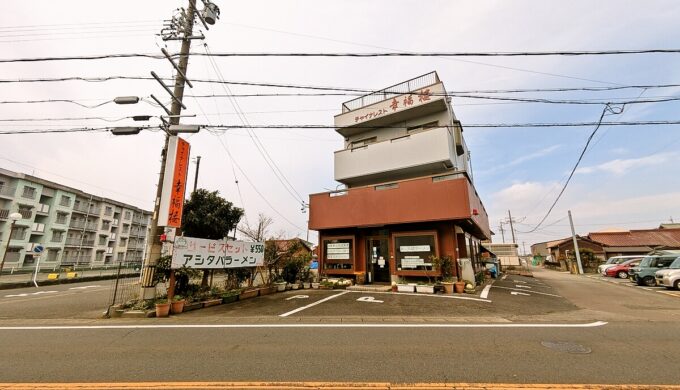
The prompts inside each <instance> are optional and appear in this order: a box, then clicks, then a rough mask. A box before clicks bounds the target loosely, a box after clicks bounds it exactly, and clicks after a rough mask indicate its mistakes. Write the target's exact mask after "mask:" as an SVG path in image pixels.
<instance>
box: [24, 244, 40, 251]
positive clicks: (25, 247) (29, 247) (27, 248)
mask: <svg viewBox="0 0 680 390" xmlns="http://www.w3.org/2000/svg"><path fill="white" fill-rule="evenodd" d="M38 245H42V244H40V243H38V242H28V243H26V245H25V246H24V250H25V251H26V252H33V248H35V247H36V246H38Z"/></svg>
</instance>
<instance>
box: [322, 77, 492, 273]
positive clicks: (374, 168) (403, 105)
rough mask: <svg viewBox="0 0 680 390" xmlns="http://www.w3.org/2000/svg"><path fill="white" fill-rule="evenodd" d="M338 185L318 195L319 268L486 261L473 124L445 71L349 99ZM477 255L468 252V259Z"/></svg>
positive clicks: (342, 117)
mask: <svg viewBox="0 0 680 390" xmlns="http://www.w3.org/2000/svg"><path fill="white" fill-rule="evenodd" d="M335 125H336V128H337V132H338V133H339V134H340V135H342V136H343V137H344V138H345V147H344V149H342V150H339V151H336V152H335V179H336V180H337V181H339V182H340V183H342V184H344V185H345V188H344V189H342V190H338V191H331V192H325V193H319V194H313V195H310V200H309V208H310V218H309V228H310V229H313V230H317V231H318V232H319V271H320V272H321V273H322V274H325V275H328V276H343V277H349V278H354V279H355V280H356V281H357V282H359V283H364V282H365V283H389V282H391V281H396V280H398V279H399V278H426V277H428V276H429V277H432V276H434V275H435V274H437V270H434V269H433V266H432V261H431V257H433V256H438V257H443V256H450V257H451V258H453V259H455V260H459V261H456V262H454V263H455V264H454V267H455V270H454V271H455V272H456V273H458V274H459V275H460V272H461V267H471V268H474V269H480V268H481V264H480V255H479V254H480V242H481V241H482V240H486V239H489V238H490V236H491V231H490V229H489V221H488V216H487V213H486V210H485V208H484V205H483V204H482V201H481V200H480V198H479V195H478V194H477V192H476V190H475V187H474V184H473V181H472V175H471V172H470V170H469V154H468V150H467V146H466V145H465V141H464V139H463V135H462V133H463V129H462V127H461V125H460V122H458V121H457V120H456V117H455V115H454V113H453V110H452V108H451V103H450V100H449V99H448V98H447V97H446V91H445V89H444V86H443V84H442V83H441V81H440V80H439V78H438V76H437V74H436V73H435V72H432V73H429V74H426V75H423V76H420V77H418V78H415V79H412V80H408V81H406V82H403V83H400V84H397V85H395V86H392V87H389V88H386V89H384V90H381V91H378V92H374V93H372V94H369V95H366V96H362V97H360V98H357V99H354V100H351V101H348V102H346V103H344V104H343V106H342V113H341V114H339V115H337V116H335ZM466 259H467V260H466Z"/></svg>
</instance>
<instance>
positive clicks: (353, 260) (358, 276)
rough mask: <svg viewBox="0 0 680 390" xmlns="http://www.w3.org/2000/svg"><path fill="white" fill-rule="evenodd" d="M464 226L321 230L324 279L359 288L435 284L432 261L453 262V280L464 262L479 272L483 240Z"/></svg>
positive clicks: (431, 224) (440, 224)
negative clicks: (403, 281) (350, 282)
mask: <svg viewBox="0 0 680 390" xmlns="http://www.w3.org/2000/svg"><path fill="white" fill-rule="evenodd" d="M461 222H462V221H443V222H424V223H413V224H400V225H390V226H385V227H376V228H346V229H332V230H322V231H320V232H319V243H320V264H319V266H320V273H321V274H322V275H323V274H325V275H328V276H336V277H346V278H353V279H355V280H356V281H357V282H358V283H362V282H366V283H369V282H377V283H380V282H390V281H396V280H398V279H399V278H412V279H419V278H423V279H426V278H428V277H429V278H431V279H434V277H436V276H439V272H438V271H436V270H433V269H432V261H431V256H436V257H444V256H449V257H451V258H452V259H453V260H454V262H453V263H454V275H456V274H458V272H459V271H458V267H457V265H456V264H457V261H456V260H457V259H458V258H459V257H461V258H470V259H472V260H473V265H475V268H476V269H477V268H478V259H479V253H478V252H479V249H478V248H479V242H480V239H479V238H478V237H476V236H474V235H473V234H471V233H470V232H465V231H464V230H463V229H462V228H460V226H461V225H465V223H461ZM386 250H387V253H384V252H385V251H386ZM381 266H382V267H381ZM386 268H387V270H386ZM385 271H389V272H385ZM386 274H387V275H388V279H385V275H386Z"/></svg>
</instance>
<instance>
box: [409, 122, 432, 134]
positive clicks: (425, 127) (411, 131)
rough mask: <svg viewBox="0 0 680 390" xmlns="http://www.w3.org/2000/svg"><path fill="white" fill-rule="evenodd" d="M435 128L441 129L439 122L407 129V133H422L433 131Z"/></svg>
mask: <svg viewBox="0 0 680 390" xmlns="http://www.w3.org/2000/svg"><path fill="white" fill-rule="evenodd" d="M435 127H439V121H432V122H427V123H425V124H422V125H418V126H410V127H407V128H406V132H407V133H413V132H417V131H420V130H427V129H432V128H435Z"/></svg>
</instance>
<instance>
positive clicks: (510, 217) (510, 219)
mask: <svg viewBox="0 0 680 390" xmlns="http://www.w3.org/2000/svg"><path fill="white" fill-rule="evenodd" d="M508 221H509V222H510V233H512V243H513V244H516V242H515V228H514V227H513V226H512V215H510V210H508Z"/></svg>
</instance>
